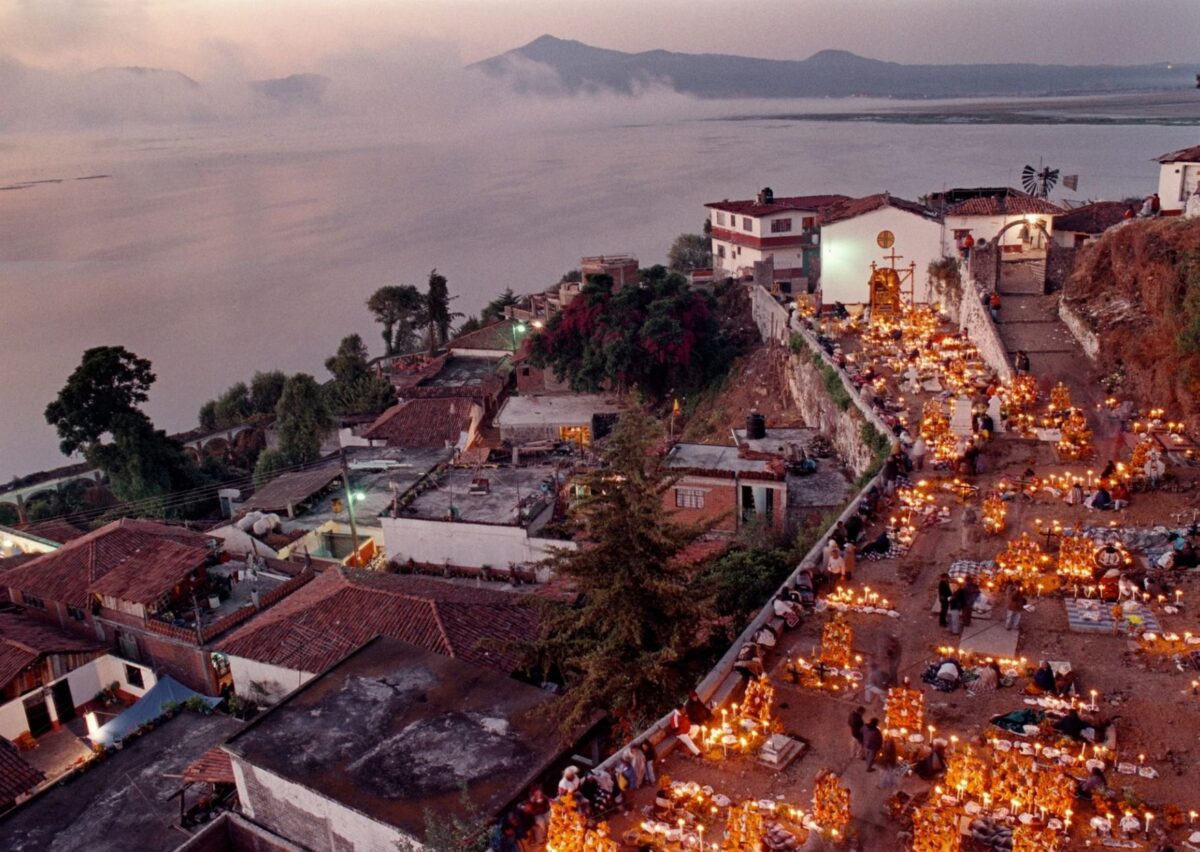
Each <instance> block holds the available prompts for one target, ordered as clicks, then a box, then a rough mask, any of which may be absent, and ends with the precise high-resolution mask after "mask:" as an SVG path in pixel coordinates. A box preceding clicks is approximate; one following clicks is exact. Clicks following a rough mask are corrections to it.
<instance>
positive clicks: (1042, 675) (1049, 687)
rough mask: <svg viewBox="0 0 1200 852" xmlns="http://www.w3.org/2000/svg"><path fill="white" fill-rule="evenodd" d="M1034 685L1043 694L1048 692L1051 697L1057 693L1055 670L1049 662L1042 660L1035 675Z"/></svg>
mask: <svg viewBox="0 0 1200 852" xmlns="http://www.w3.org/2000/svg"><path fill="white" fill-rule="evenodd" d="M1033 685H1034V686H1036V687H1037V688H1038V689H1040V690H1041V691H1042V692H1048V693H1050V694H1051V695H1053V694H1054V693H1055V691H1056V687H1055V684H1054V669H1052V668H1050V662H1049V661H1048V660H1042V662H1041V663H1040V664H1039V665H1038V667H1037V670H1036V671H1035V672H1034V673H1033Z"/></svg>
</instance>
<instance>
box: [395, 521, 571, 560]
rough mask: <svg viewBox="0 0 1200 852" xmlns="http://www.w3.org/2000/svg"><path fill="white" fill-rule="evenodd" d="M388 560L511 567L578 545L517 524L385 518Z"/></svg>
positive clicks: (541, 558)
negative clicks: (535, 533) (543, 536)
mask: <svg viewBox="0 0 1200 852" xmlns="http://www.w3.org/2000/svg"><path fill="white" fill-rule="evenodd" d="M381 521H382V523H383V538H384V544H385V545H386V547H387V555H388V559H390V560H393V561H396V562H407V561H408V560H409V559H412V560H414V561H415V562H426V563H430V564H434V565H440V564H444V563H447V562H449V563H450V564H451V565H461V566H464V567H467V568H481V567H483V566H484V565H491V566H492V567H494V568H507V567H508V566H509V564H511V563H515V564H517V565H527V564H530V563H533V562H540V561H541V560H543V559H545V558H546V557H548V556H549V555H550V554H551V549H552V548H555V547H559V548H574V546H575V545H574V543H572V542H568V541H558V540H555V539H541V538H536V537H533V536H530V535H529V534H528V533H527V532H526V530H524V529H522V528H521V527H516V526H500V525H491V524H470V523H464V522H461V521H459V522H453V523H451V522H449V521H430V520H425V519H424V518H386V517H385V518H382V519H381Z"/></svg>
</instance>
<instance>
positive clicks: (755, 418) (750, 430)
mask: <svg viewBox="0 0 1200 852" xmlns="http://www.w3.org/2000/svg"><path fill="white" fill-rule="evenodd" d="M746 437H747V438H748V439H749V440H751V441H759V440H762V439H763V438H765V437H767V418H766V417H764V416H763V415H762V414H760V413H758V412H757V411H751V412H750V415H749V416H748V417H747V418H746Z"/></svg>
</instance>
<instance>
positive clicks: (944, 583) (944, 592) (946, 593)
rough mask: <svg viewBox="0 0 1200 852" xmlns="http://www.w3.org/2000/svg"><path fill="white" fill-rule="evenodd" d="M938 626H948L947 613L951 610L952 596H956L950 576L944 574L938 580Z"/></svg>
mask: <svg viewBox="0 0 1200 852" xmlns="http://www.w3.org/2000/svg"><path fill="white" fill-rule="evenodd" d="M937 594H938V625H939V626H940V627H945V626H946V612H947V611H948V610H949V609H950V596H951V595H953V594H954V587H953V586H951V585H950V575H949V574H946V573H943V574H942V576H941V578H940V579H939V580H938V588H937Z"/></svg>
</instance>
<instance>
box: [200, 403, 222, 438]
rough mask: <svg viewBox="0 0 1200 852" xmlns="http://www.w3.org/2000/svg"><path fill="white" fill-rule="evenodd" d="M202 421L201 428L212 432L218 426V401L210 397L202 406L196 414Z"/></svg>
mask: <svg viewBox="0 0 1200 852" xmlns="http://www.w3.org/2000/svg"><path fill="white" fill-rule="evenodd" d="M196 419H197V420H199V421H200V428H201V429H204V430H205V431H208V432H211V431H213V430H214V429H216V428H217V401H216V400H215V399H210V400H209V401H208V402H206V403H204V405H202V406H200V413H199V414H198V415H197V416H196Z"/></svg>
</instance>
